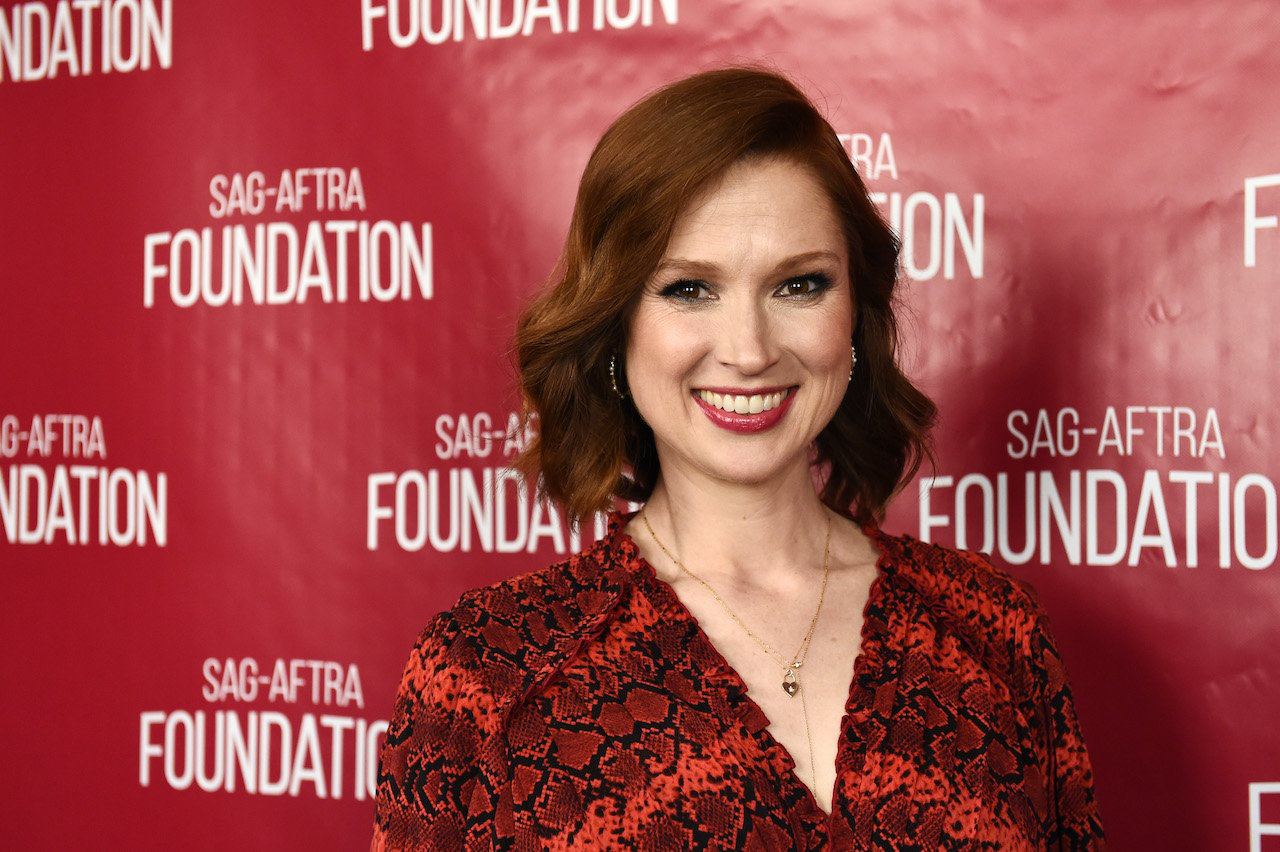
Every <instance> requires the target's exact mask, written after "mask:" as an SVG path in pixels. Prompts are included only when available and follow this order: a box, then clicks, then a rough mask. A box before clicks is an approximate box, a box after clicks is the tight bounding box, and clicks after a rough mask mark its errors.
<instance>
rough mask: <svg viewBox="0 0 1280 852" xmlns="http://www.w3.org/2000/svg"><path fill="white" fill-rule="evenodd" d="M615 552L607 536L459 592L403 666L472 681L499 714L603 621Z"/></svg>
mask: <svg viewBox="0 0 1280 852" xmlns="http://www.w3.org/2000/svg"><path fill="white" fill-rule="evenodd" d="M615 549H616V548H615V547H614V542H613V540H612V536H606V537H605V538H604V539H602V540H601V541H599V542H596V543H595V544H594V545H592V546H590V547H588V548H587V549H585V550H583V551H582V552H580V553H577V554H575V555H574V556H571V557H569V558H568V559H565V560H563V561H561V562H557V563H555V564H553V565H550V566H547V567H545V568H542V569H539V570H536V571H531V572H528V573H525V574H521V575H519V576H516V577H511V578H508V579H506V580H502V581H500V582H497V583H493V584H492V585H489V586H483V587H480V588H476V589H472V590H470V591H467V592H464V593H463V594H462V595H461V596H460V597H459V598H458V600H457V602H456V603H455V604H454V605H453V607H452V608H450V609H449V610H446V611H445V612H442V613H440V614H439V615H437V616H436V617H435V619H434V620H433V621H432V622H431V623H430V624H429V625H427V628H426V629H425V630H424V631H423V632H422V634H421V635H420V636H419V639H418V643H417V645H416V647H415V649H414V654H413V655H412V657H411V659H410V667H411V668H413V667H414V665H415V663H417V665H418V667H419V668H420V669H422V670H425V669H427V668H430V669H431V670H432V671H434V672H436V673H437V674H443V673H446V672H447V673H449V674H450V675H451V676H454V677H457V678H461V679H463V680H467V681H475V682H477V687H478V688H479V689H481V690H482V691H483V692H484V693H485V694H487V695H488V696H489V698H490V699H491V700H492V701H493V702H494V703H495V704H496V705H499V707H498V708H496V709H500V705H502V704H504V703H505V702H507V701H510V700H511V699H513V698H514V697H518V696H519V695H522V694H524V693H525V692H527V691H528V688H529V687H530V686H531V685H532V684H533V683H535V682H537V681H539V680H540V679H541V678H543V677H545V676H547V674H548V673H549V672H550V671H552V670H554V669H555V668H556V667H557V666H558V665H559V664H560V663H561V662H562V660H563V659H564V657H565V656H566V655H567V654H569V653H571V652H572V649H573V648H574V647H576V645H577V644H578V642H579V641H580V639H581V638H582V637H584V636H586V635H588V634H589V633H591V632H592V631H593V630H594V629H596V628H597V627H598V626H599V625H600V624H601V623H602V622H603V621H604V620H605V619H607V617H608V615H609V613H610V612H611V611H612V610H613V608H614V607H615V606H616V605H617V603H618V601H619V600H620V598H621V596H622V590H623V586H622V582H623V577H624V576H625V566H624V565H621V564H620V563H619V560H618V558H617V554H616V553H615ZM410 674H411V673H410V672H406V678H408V677H409V676H410Z"/></svg>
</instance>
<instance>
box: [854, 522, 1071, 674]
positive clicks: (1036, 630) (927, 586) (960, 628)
mask: <svg viewBox="0 0 1280 852" xmlns="http://www.w3.org/2000/svg"><path fill="white" fill-rule="evenodd" d="M872 537H873V540H874V541H875V542H876V543H877V545H878V546H879V548H880V550H881V553H882V555H883V563H882V568H883V570H884V571H885V572H886V573H889V574H890V575H891V576H894V577H896V578H898V579H900V580H901V581H902V582H903V583H904V584H906V585H907V586H909V587H910V588H911V590H912V591H913V592H914V593H915V594H916V595H917V596H918V598H919V599H920V602H921V604H922V606H923V607H924V608H925V609H926V610H927V611H928V612H929V613H930V615H931V616H932V618H933V619H934V620H936V621H937V622H939V624H940V626H942V627H944V629H946V630H947V631H948V632H951V633H953V634H954V635H955V636H956V637H957V638H958V639H959V641H961V642H962V643H963V644H964V645H966V646H967V647H968V648H969V650H970V651H971V652H974V653H976V654H978V655H979V656H981V657H982V658H984V659H985V660H986V661H987V663H988V664H992V665H994V666H996V667H998V668H1005V669H1011V668H1017V667H1019V663H1020V662H1026V661H1028V660H1029V659H1030V658H1032V657H1035V656H1037V655H1038V653H1039V652H1038V650H1037V648H1038V646H1040V645H1041V644H1043V643H1044V642H1046V641H1049V640H1048V620H1047V618H1046V617H1045V614H1044V610H1043V609H1042V608H1041V606H1040V602H1039V601H1038V599H1037V598H1036V595H1035V591H1034V589H1032V587H1031V586H1030V585H1029V584H1027V583H1026V582H1024V581H1022V580H1019V579H1017V578H1015V577H1013V576H1011V575H1009V574H1008V573H1007V572H1005V571H1003V570H1001V569H1000V568H997V567H996V566H995V565H993V564H992V563H991V561H990V560H989V559H988V558H987V557H986V556H984V555H983V554H980V553H974V552H971V551H965V550H954V549H952V548H949V547H943V546H941V545H938V544H933V543H930V542H925V541H920V540H919V539H916V538H913V537H911V536H908V535H903V536H895V535H889V534H887V533H883V532H880V531H879V530H873V531H872Z"/></svg>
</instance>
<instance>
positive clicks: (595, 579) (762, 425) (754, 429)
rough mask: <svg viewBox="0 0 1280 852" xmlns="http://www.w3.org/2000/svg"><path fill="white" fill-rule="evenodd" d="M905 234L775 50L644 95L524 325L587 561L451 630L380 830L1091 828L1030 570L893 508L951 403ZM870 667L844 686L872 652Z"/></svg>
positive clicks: (1046, 839)
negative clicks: (919, 340) (917, 366)
mask: <svg viewBox="0 0 1280 852" xmlns="http://www.w3.org/2000/svg"><path fill="white" fill-rule="evenodd" d="M896 265H897V243H896V240H895V239H894V237H893V235H892V233H891V232H890V231H889V230H888V229H887V228H886V226H885V225H884V224H883V222H882V221H881V219H880V217H879V216H878V215H877V213H876V211H875V209H874V208H873V207H872V205H871V204H870V202H869V201H868V199H867V194H866V190H865V188H864V187H863V185H862V183H861V181H860V180H859V178H858V176H857V174H856V173H855V171H854V169H853V167H852V165H851V164H850V162H849V159H848V157H847V156H846V155H845V153H844V151H843V149H842V148H841V146H840V143H839V141H838V140H837V138H836V135H835V133H834V132H833V131H832V129H831V127H830V126H829V125H828V124H827V122H826V121H825V120H824V119H822V117H821V116H820V115H819V114H818V112H817V111H816V110H815V108H814V107H813V106H812V104H811V103H810V102H809V101H808V100H807V99H806V98H805V97H804V95H803V94H802V93H801V92H800V91H799V90H797V89H796V88H795V87H794V86H793V85H792V84H791V83H790V82H788V81H787V80H785V79H784V78H782V77H780V76H778V75H776V74H773V73H769V72H766V71H761V70H756V69H726V70H719V71H712V72H708V73H703V74H699V75H696V76H694V77H691V78H688V79H686V80H682V81H680V82H677V83H675V84H672V85H670V86H668V87H667V88H665V89H662V90H660V91H658V92H656V93H655V94H653V95H650V96H649V97H648V98H646V99H644V100H642V101H641V102H640V103H638V104H636V105H635V106H633V107H632V108H631V109H630V110H629V111H628V112H626V113H625V114H624V115H623V116H622V117H621V118H619V119H618V120H617V121H616V122H615V123H614V125H613V126H612V127H611V128H610V129H609V130H608V132H607V133H606V134H605V135H604V137H603V139H602V140H601V141H600V143H599V145H598V146H597V148H596V150H595V152H594V153H593V154H592V157H591V160H590V162H589V163H588V165H587V168H586V171H585V173H584V175H583V178H582V183H581V186H580V189H579V193H578V198H577V203H576V206H575V210H574V214H573V220H572V223H571V225H570V232H569V236H568V239H567V241H566V244H565V249H564V253H563V255H562V257H561V261H560V264H559V266H558V268H557V272H556V275H555V278H554V282H553V286H552V287H551V288H550V289H549V290H548V291H547V292H546V293H545V294H544V295H542V296H541V297H540V298H539V299H538V300H537V301H536V302H535V303H534V304H533V305H532V306H531V307H530V308H529V310H528V311H527V312H526V314H525V315H524V317H523V318H522V320H521V323H520V328H519V332H518V338H517V354H518V358H519V363H520V372H521V381H522V384H523V387H524V391H525V395H526V398H527V400H528V404H529V406H530V408H531V410H532V411H533V412H536V414H537V415H538V417H539V422H540V430H541V435H540V438H539V440H538V441H537V442H536V443H535V444H534V445H533V446H532V447H531V448H530V450H529V452H528V454H527V455H526V457H525V458H524V459H523V462H524V465H525V468H526V470H527V471H528V472H529V473H530V474H537V475H540V476H541V477H542V481H543V482H544V484H545V487H546V491H547V493H548V494H549V495H550V496H552V497H554V498H556V499H557V500H559V501H560V502H561V503H562V504H563V505H564V506H565V507H566V508H567V510H568V511H570V512H571V513H573V514H574V515H575V516H577V517H579V518H581V517H585V516H587V515H589V514H591V513H593V512H595V511H599V510H602V509H608V508H610V507H612V506H613V505H615V503H616V501H617V500H620V499H621V500H627V501H632V502H635V503H642V504H643V509H641V510H640V511H639V512H638V513H637V514H635V515H633V516H630V517H627V516H624V515H620V514H614V515H612V517H611V521H610V526H609V531H608V534H607V535H606V537H605V538H604V539H603V540H602V541H601V542H599V543H597V544H596V545H595V546H593V547H591V548H589V549H587V550H586V551H584V552H583V553H580V554H578V555H577V556H575V557H573V558H571V559H570V560H568V561H567V562H565V563H562V564H559V565H555V566H552V567H551V568H548V569H545V570H542V571H539V572H536V573H532V574H528V575H525V576H522V577H518V578H515V579H512V580H509V581H506V582H503V583H500V584H497V585H495V586H492V587H489V588H486V589H480V590H477V591H473V592H469V593H467V594H465V595H463V596H462V598H461V599H460V600H459V601H458V603H457V605H456V606H455V607H454V608H453V609H452V610H450V611H449V612H445V613H441V614H440V615H439V616H437V617H436V619H435V620H434V621H433V622H432V623H431V624H430V625H429V626H428V627H427V629H426V630H425V632H424V633H423V634H422V637H421V638H420V640H419V643H418V646H417V648H416V649H415V651H414V654H413V656H412V657H411V659H410V661H409V665H408V668H407V670H406V672H405V677H404V681H403V683H402V686H401V690H400V696H399V701H398V704H397V708H396V714H395V719H394V721H393V722H392V725H391V728H390V730H389V732H388V735H387V742H386V746H385V748H384V751H383V756H382V771H381V774H380V777H379V788H378V827H377V831H376V834H375V839H374V844H373V845H374V848H375V849H408V848H415V849H417V848H423V849H461V848H467V849H489V848H515V849H540V848H580V849H596V848H622V849H760V850H774V849H829V848H830V849H863V848H876V849H936V848H965V849H969V848H975V849H977V848H984V849H1041V848H1055V849H1056V848H1062V849H1084V848H1090V849H1092V848H1100V847H1101V846H1102V842H1103V841H1102V828H1101V825H1100V823H1099V821H1098V817H1097V811H1096V808H1095V805H1094V797H1093V785H1092V774H1091V770H1090V765H1089V760H1088V756H1087V754H1086V752H1085V748H1084V743H1083V740H1082V739H1081V736H1080V732H1079V729H1078V726H1077V723H1076V716H1075V712H1074V709H1073V705H1072V700H1071V694H1070V691H1069V689H1068V686H1067V682H1066V677H1065V674H1064V671H1063V668H1062V664H1061V661H1060V660H1059V657H1058V655H1057V653H1056V651H1055V649H1054V644H1053V640H1052V638H1051V637H1050V635H1049V632H1048V628H1047V625H1046V623H1045V620H1044V618H1043V616H1042V615H1041V612H1040V610H1039V608H1038V606H1037V604H1036V602H1035V601H1034V599H1033V598H1032V597H1031V595H1030V593H1029V592H1028V591H1027V589H1026V588H1025V587H1023V586H1021V585H1019V584H1018V583H1016V582H1015V581H1013V580H1011V579H1010V578H1008V577H1007V576H1005V575H1003V574H1001V573H999V572H998V571H996V570H995V569H993V568H992V567H991V566H990V565H989V564H988V563H987V562H986V561H985V560H984V559H982V558H981V557H979V556H975V555H973V554H967V553H957V552H954V551H949V550H945V549H943V548H940V547H937V546H933V545H927V544H923V543H921V542H918V541H914V540H911V539H908V538H897V537H893V536H889V535H887V534H885V533H883V532H881V531H880V530H879V529H878V527H877V526H876V522H877V520H878V519H880V518H881V517H882V516H883V511H884V508H885V504H886V503H887V501H888V499H889V498H890V496H891V495H892V494H893V493H894V492H895V491H896V490H897V489H898V487H899V486H900V485H901V484H902V483H903V482H905V481H906V480H907V479H909V478H910V477H911V475H912V474H913V473H914V472H915V470H916V469H917V467H918V466H919V464H920V460H921V458H922V457H923V456H924V455H925V454H926V450H925V439H926V433H927V431H928V428H929V426H930V424H931V422H932V420H933V416H934V408H933V405H932V404H931V403H930V402H929V401H928V399H926V398H925V397H924V396H923V395H922V394H921V393H920V392H919V391H918V390H916V389H915V388H914V387H913V386H912V385H911V384H910V382H908V381H907V379H906V378H905V377H904V376H903V375H902V374H901V373H900V372H899V370H898V367H897V365H896V364H895V361H894V348H895V339H896V325H895V320H894V314H893V294H894V286H895V282H896ZM851 680H852V682H851Z"/></svg>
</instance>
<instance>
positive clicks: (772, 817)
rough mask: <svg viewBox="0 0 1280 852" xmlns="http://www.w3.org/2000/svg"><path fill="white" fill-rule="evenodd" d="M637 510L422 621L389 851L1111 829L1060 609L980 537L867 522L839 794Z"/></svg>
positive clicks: (403, 707)
mask: <svg viewBox="0 0 1280 852" xmlns="http://www.w3.org/2000/svg"><path fill="white" fill-rule="evenodd" d="M625 522H626V519H625V518H621V517H617V516H615V517H614V518H613V519H612V520H611V523H610V528H609V533H608V535H607V536H606V537H605V538H604V539H603V540H602V541H600V542H599V543H597V544H596V545H595V546H593V547H591V548H590V549H588V550H586V551H584V552H583V553H580V554H578V555H576V556H574V557H572V558H571V559H569V560H567V561H566V562H563V563H560V564H557V565H554V566H552V567H550V568H547V569H544V570H542V571H538V572H535V573H532V574H526V575H524V576H521V577H517V578H514V579H511V580H507V581H504V582H502V583H499V584H497V585H494V586H491V587H488V588H484V589H479V590H475V591H471V592H468V593H466V594H464V595H463V596H462V597H461V598H460V599H459V601H458V603H457V604H456V605H455V606H454V607H453V609H452V610H450V611H448V612H444V613H441V614H440V615H438V616H437V617H436V618H435V619H434V620H433V621H432V622H431V623H430V624H429V625H428V626H427V628H426V629H425V630H424V631H423V633H422V635H421V637H420V638H419V641H418V644H417V646H416V648H415V649H414V651H413V654H412V656H411V657H410V659H409V663H408V666H407V668H406V669H405V673H404V678H403V680H402V683H401V685H400V690H399V696H398V700H397V703H396V708H395V714H394V718H393V720H392V723H391V727H390V730H389V731H388V732H387V739H386V743H385V745H384V748H383V752H382V762H381V770H380V773H379V778H378V802H377V823H376V826H375V831H374V838H373V844H372V849H373V850H407V849H414V850H417V849H429V850H454V849H465V850H490V849H511V850H534V849H628V850H631V849H635V850H686V849H706V850H762V851H763V850H791V849H795V850H837V849H841V850H843V849H875V850H900V851H901V852H905V850H934V849H964V850H978V849H991V850H997V849H999V850H1023V849H1055V850H1056V849H1102V848H1104V841H1103V831H1102V826H1101V823H1100V821H1099V819H1098V813H1097V808H1096V804H1095V801H1094V793H1093V776H1092V771H1091V768H1090V764H1089V758H1088V754H1087V753H1086V751H1085V745H1084V741H1083V739H1082V737H1081V734H1080V730H1079V726H1078V723H1077V721H1076V714H1075V709H1074V706H1073V703H1072V698H1071V691H1070V687H1069V685H1068V683H1067V679H1066V673H1065V670H1064V668H1063V665H1062V661H1061V659H1060V657H1059V656H1058V653H1057V651H1056V649H1055V646H1054V642H1053V639H1052V637H1051V636H1050V633H1049V630H1048V625H1047V623H1046V620H1045V617H1044V615H1043V613H1042V612H1041V610H1040V608H1039V606H1038V604H1037V603H1036V601H1035V599H1034V598H1033V597H1032V596H1031V594H1030V592H1029V591H1028V590H1027V589H1026V587H1025V586H1023V585H1022V584H1020V583H1018V582H1016V581H1014V580H1012V579H1011V578H1009V577H1008V576H1006V575H1005V574H1003V573H1000V572H999V571H997V570H996V569H994V568H992V567H991V566H990V564H989V563H988V562H987V561H986V560H985V559H984V558H983V557H981V556H978V555H975V554H971V553H961V552H956V551H952V550H947V549H945V548H941V547H938V546H935V545H931V544H925V543H923V542H920V541H916V540H913V539H911V538H909V537H894V536H889V535H886V534H884V533H882V532H880V531H879V530H876V529H869V530H868V533H869V534H870V535H871V536H872V538H873V540H874V542H875V543H876V545H877V547H878V548H879V550H880V553H881V558H880V562H879V575H878V577H877V579H876V581H875V583H874V585H873V586H872V588H871V594H870V599H869V600H868V603H867V607H866V613H865V620H866V624H865V627H864V630H863V647H862V653H861V655H860V656H859V657H858V661H857V663H856V665H855V667H854V671H853V673H852V683H851V685H850V691H849V700H848V704H847V706H846V708H845V718H844V721H843V725H842V736H841V740H840V744H839V750H838V753H837V758H836V766H837V781H836V788H835V798H834V801H833V806H832V813H831V815H830V816H828V815H827V814H826V813H824V812H823V811H822V810H821V809H820V808H819V807H818V806H817V804H816V803H815V801H814V799H813V797H812V795H811V794H810V793H809V790H808V788H807V787H806V786H805V785H804V784H803V783H802V782H801V781H800V780H799V778H797V776H796V774H795V772H794V763H793V762H792V759H791V757H790V755H789V754H788V753H787V752H786V750H785V749H784V748H783V747H782V746H781V745H779V744H778V743H777V742H776V741H774V739H773V738H772V736H771V735H770V733H769V731H768V728H767V725H768V719H767V718H765V716H764V713H763V712H762V711H761V710H760V709H759V707H757V706H756V705H755V703H754V702H753V701H752V700H751V699H750V697H749V696H748V695H747V693H746V686H745V684H744V683H743V681H742V679H741V678H740V677H739V676H738V675H737V673H736V672H734V671H733V670H732V669H731V668H730V667H729V666H728V664H727V663H726V662H725V661H724V658H723V657H722V656H721V655H720V654H719V652H717V651H716V649H715V648H714V647H713V646H712V645H711V643H710V641H709V640H708V639H707V638H706V636H705V634H703V633H702V631H701V630H700V629H699V628H698V626H697V623H696V622H695V621H694V619H693V618H692V616H691V615H690V614H689V613H688V611H687V610H686V609H685V608H684V606H683V604H681V602H680V601H679V599H678V598H677V597H676V595H675V593H674V591H672V590H671V588H670V587H669V586H667V585H666V584H665V583H664V582H662V581H661V580H659V579H658V578H657V577H656V576H655V575H654V572H653V569H652V568H651V567H649V565H648V564H647V563H645V562H644V560H643V559H642V558H641V557H640V555H639V553H638V551H637V549H636V547H635V544H634V543H633V542H632V541H631V539H630V538H629V537H627V536H626V535H625V534H624V533H623V532H622V531H621V530H622V526H623V525H624V524H625Z"/></svg>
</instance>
